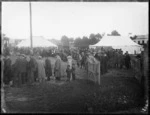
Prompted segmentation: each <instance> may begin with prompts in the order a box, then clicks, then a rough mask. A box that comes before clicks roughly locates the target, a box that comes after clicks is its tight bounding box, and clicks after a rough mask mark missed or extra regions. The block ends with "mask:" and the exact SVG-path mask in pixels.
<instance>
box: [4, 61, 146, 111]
mask: <svg viewBox="0 0 150 115" xmlns="http://www.w3.org/2000/svg"><path fill="white" fill-rule="evenodd" d="M53 62H54V60H53ZM65 66H66V64H65V63H64V65H63V68H65ZM76 73H77V80H75V81H71V82H66V81H65V80H62V81H60V82H55V81H53V80H52V81H49V82H48V81H46V82H44V83H40V84H38V83H36V84H35V85H33V86H22V87H20V88H12V87H11V88H9V87H6V88H5V94H6V105H7V109H8V110H7V111H8V112H10V113H24V112H25V113H31V112H34V113H41V112H50V113H60V112H61V113H62V112H65V113H86V112H92V113H109V112H114V113H117V112H119V111H128V113H130V112H134V113H138V112H139V110H140V109H141V108H142V107H143V105H144V102H143V98H142V95H141V92H142V89H141V88H140V85H139V84H138V82H137V80H136V79H135V78H134V77H133V75H132V71H131V70H115V69H113V70H109V71H108V73H107V74H105V75H103V76H101V85H100V86H99V85H97V84H94V83H93V82H92V81H88V80H86V79H84V78H85V77H86V73H85V70H84V69H80V68H77V72H76Z"/></svg>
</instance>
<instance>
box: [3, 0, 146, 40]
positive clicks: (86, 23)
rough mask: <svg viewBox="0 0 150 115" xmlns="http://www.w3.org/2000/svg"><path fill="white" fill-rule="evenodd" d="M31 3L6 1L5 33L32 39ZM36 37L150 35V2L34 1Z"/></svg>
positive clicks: (4, 8)
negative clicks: (112, 34)
mask: <svg viewBox="0 0 150 115" xmlns="http://www.w3.org/2000/svg"><path fill="white" fill-rule="evenodd" d="M29 19H30V18H29V2H2V33H5V34H6V36H8V37H10V38H18V39H19V38H29V36H30V31H29V30H30V25H29V24H30V23H29ZM32 23H33V36H44V37H45V38H49V39H51V38H55V39H60V38H61V36H62V35H66V36H68V37H74V38H76V37H83V36H87V37H88V36H89V35H90V34H91V33H94V34H96V33H100V34H102V33H103V32H105V33H111V31H112V30H114V29H115V30H117V31H118V32H119V33H120V34H121V35H128V33H133V34H138V35H140V34H148V3H147V2H145V3H139V2H124V3H123V2H120V3H117V2H114V3H113V2H112V3H111V2H84V3H83V2H32Z"/></svg>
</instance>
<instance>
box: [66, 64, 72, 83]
mask: <svg viewBox="0 0 150 115" xmlns="http://www.w3.org/2000/svg"><path fill="white" fill-rule="evenodd" d="M66 73H67V81H70V80H71V79H70V78H71V69H70V65H67V69H66Z"/></svg>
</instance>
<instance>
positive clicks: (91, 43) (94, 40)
mask: <svg viewBox="0 0 150 115" xmlns="http://www.w3.org/2000/svg"><path fill="white" fill-rule="evenodd" d="M97 42H98V39H97V38H96V36H95V34H90V36H89V45H93V44H96V43H97Z"/></svg>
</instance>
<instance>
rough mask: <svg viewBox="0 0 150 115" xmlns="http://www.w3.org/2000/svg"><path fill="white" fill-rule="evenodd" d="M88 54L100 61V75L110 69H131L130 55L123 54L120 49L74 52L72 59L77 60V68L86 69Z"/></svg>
mask: <svg viewBox="0 0 150 115" xmlns="http://www.w3.org/2000/svg"><path fill="white" fill-rule="evenodd" d="M89 54H91V55H92V56H93V57H95V59H97V60H98V61H100V69H101V74H105V73H107V71H108V69H111V68H118V69H122V68H127V69H129V68H130V67H131V58H130V55H129V54H128V52H126V53H125V54H123V51H122V50H121V49H116V50H115V49H109V50H105V49H102V50H97V51H96V50H84V51H83V50H82V51H80V50H79V51H74V52H73V57H74V58H75V59H76V60H77V65H78V67H80V68H85V69H86V68H87V66H88V65H87V61H88V56H89Z"/></svg>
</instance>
